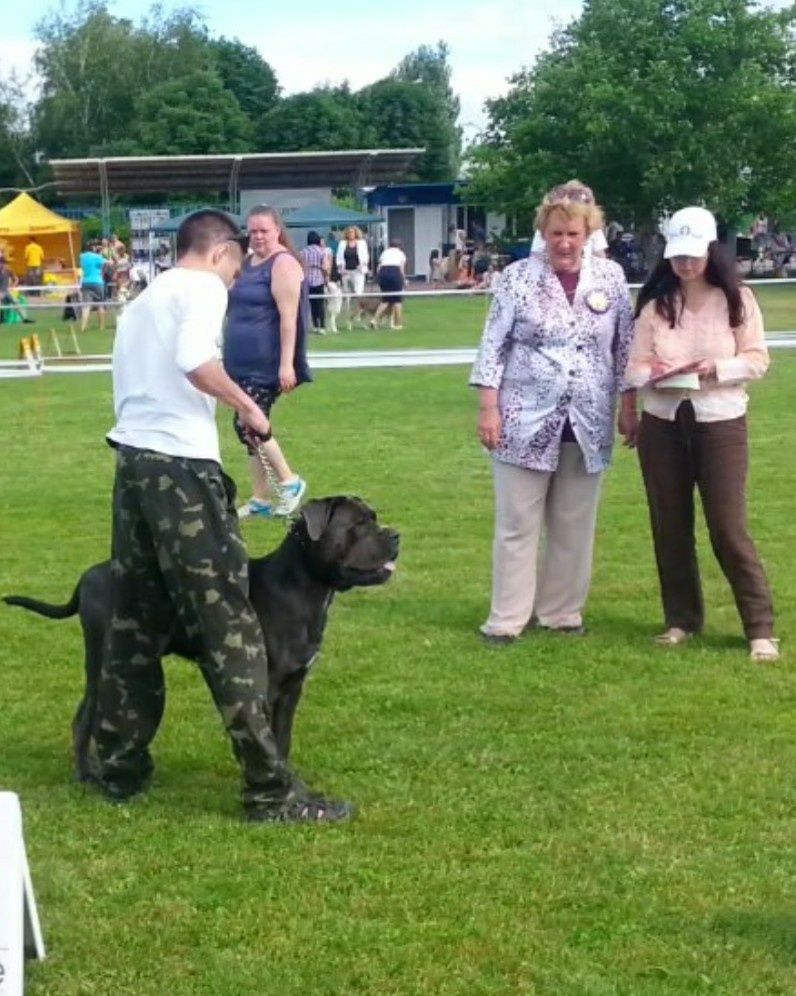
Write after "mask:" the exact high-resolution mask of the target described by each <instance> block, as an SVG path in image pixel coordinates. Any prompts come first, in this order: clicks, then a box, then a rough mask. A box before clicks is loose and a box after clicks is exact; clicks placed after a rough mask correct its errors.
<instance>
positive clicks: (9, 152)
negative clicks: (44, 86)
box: [0, 73, 37, 187]
mask: <svg viewBox="0 0 796 996" xmlns="http://www.w3.org/2000/svg"><path fill="white" fill-rule="evenodd" d="M36 172H37V170H36V165H35V163H34V160H33V149H32V145H31V137H30V129H29V123H28V110H27V104H26V101H25V93H24V86H23V84H22V83H21V82H20V80H19V79H18V78H17V76H16V75H15V74H14V73H12V74H11V75H10V76H9V77H8V79H0V187H32V186H35V179H34V176H35V173H36Z"/></svg>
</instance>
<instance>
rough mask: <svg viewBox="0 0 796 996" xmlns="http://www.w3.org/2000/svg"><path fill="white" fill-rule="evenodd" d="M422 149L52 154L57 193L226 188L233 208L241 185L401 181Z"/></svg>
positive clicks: (110, 193)
mask: <svg viewBox="0 0 796 996" xmlns="http://www.w3.org/2000/svg"><path fill="white" fill-rule="evenodd" d="M424 151H425V149H350V150H343V151H339V152H266V153H241V154H240V155H223V156H131V157H111V158H103V159H51V160H50V167H51V168H52V171H53V174H54V176H55V183H56V188H57V191H58V193H59V194H61V195H68V194H94V195H96V194H100V196H101V197H102V196H103V195H104V196H107V197H111V196H113V195H115V194H139V193H161V194H176V193H184V192H190V191H204V192H209V191H226V192H228V194H229V200H230V208H231V210H233V211H234V210H235V209H236V208H237V202H238V193H239V191H240V189H241V188H243V189H249V190H250V189H253V188H254V189H256V188H258V187H259V188H285V189H295V188H301V187H318V186H325V187H354V188H357V187H363V186H370V185H373V184H379V183H386V182H389V181H390V180H399V179H402V178H404V177H405V176H406V173H407V171H408V170H409V168H410V167H411V166H412V164H413V163H414V162H415V160H416V159H417V158H418V156H421V155H422V154H423V152H424Z"/></svg>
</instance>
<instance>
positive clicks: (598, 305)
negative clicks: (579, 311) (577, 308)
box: [584, 287, 611, 315]
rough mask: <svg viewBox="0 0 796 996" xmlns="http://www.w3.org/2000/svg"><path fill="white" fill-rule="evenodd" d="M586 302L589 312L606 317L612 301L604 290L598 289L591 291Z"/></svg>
mask: <svg viewBox="0 0 796 996" xmlns="http://www.w3.org/2000/svg"><path fill="white" fill-rule="evenodd" d="M584 300H585V302H586V307H587V308H588V309H589V311H593V312H594V314H595V315H604V314H605V313H606V311H608V309H609V308H610V307H611V299H610V298H609V297H608V295H607V294H606V293H605V291H604V290H600V289H599V288H597V287H595V289H594V290H590V291H589V293H588V294H587V295H586V297H585V298H584Z"/></svg>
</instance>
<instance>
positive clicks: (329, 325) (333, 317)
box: [323, 280, 343, 332]
mask: <svg viewBox="0 0 796 996" xmlns="http://www.w3.org/2000/svg"><path fill="white" fill-rule="evenodd" d="M323 296H324V297H325V298H326V300H325V301H324V304H325V305H326V331H327V332H337V331H338V328H337V319H338V317H339V315H340V312H341V311H342V310H343V292H342V290H341V289H340V284H338V283H335V281H334V280H330V281H329V283H327V285H326V286H325V287H324V290H323Z"/></svg>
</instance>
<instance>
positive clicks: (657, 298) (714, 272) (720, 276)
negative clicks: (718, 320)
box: [636, 242, 744, 329]
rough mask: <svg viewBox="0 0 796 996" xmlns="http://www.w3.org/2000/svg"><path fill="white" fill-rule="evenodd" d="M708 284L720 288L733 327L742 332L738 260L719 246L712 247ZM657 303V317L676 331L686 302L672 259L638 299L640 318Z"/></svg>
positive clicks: (662, 264) (662, 265)
mask: <svg viewBox="0 0 796 996" xmlns="http://www.w3.org/2000/svg"><path fill="white" fill-rule="evenodd" d="M705 280H706V282H707V283H709V284H710V285H711V287H719V288H720V289H721V290H722V291H723V292H724V296H725V297H726V298H727V310H728V312H729V314H730V327H731V328H734V329H735V328H738V326H739V325H743V322H744V307H743V300H742V298H741V281H740V279H739V277H738V271H737V268H736V265H735V260H734V259H733V258H732V257H731V256H730V254H729V252H728V251H727V250H726V249H725V247H724V246H723V245H721V243H719V242H711V243H710V245H709V246H708V265H707V267H706V268H705ZM650 301H654V302H655V313H656V314H658V315H660V317H661V318H665V319H666V321H667V322H668V323H669V328H674V326H675V324H676V322H677V319H678V318H679V317H680V315H681V314H682V311H683V307H684V305H685V302H684V300H683V296H682V294H681V293H680V278H679V277H678V276H677V274H676V273H675V272H674V270H673V269H672V264H671V262H670V261H669V260H668V259H662V260H661V261H660V263H658V265H657V266H656V267H655V269H654V270H653V271H652V273H651V274H650V275H649V277H648V278H647V282H646V283H645V284H644V286H643V287H642V288H641V290H640V291H639V292H638V298H637V299H636V318H638V316H639V315H640V314H641V311H642V309H643V308H644V306H645V305H647V304H649V302H650Z"/></svg>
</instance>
